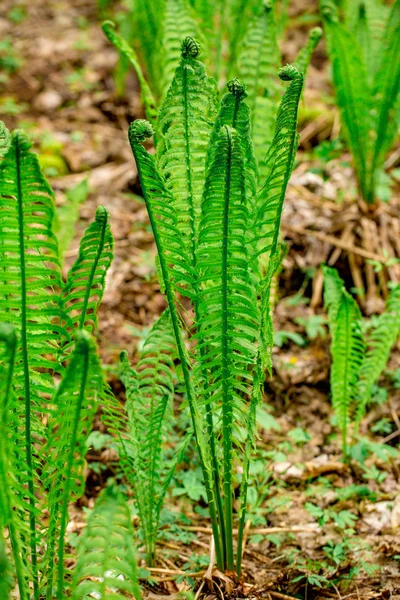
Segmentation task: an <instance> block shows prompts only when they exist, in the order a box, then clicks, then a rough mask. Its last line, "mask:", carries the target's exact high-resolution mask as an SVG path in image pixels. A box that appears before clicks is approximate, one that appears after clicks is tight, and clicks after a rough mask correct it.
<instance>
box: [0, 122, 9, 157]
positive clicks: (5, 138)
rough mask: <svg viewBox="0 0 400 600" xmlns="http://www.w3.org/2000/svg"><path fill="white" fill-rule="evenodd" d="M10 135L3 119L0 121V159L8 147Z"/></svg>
mask: <svg viewBox="0 0 400 600" xmlns="http://www.w3.org/2000/svg"><path fill="white" fill-rule="evenodd" d="M10 141H11V136H10V132H9V131H8V129H7V127H6V126H5V125H4V123H3V121H0V160H1V159H2V158H3V156H4V155H5V154H6V153H7V150H8V148H9V147H10Z"/></svg>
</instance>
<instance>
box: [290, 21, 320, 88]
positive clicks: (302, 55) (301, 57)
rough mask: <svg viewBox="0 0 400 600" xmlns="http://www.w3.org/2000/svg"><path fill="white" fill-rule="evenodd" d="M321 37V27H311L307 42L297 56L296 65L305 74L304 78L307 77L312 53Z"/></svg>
mask: <svg viewBox="0 0 400 600" xmlns="http://www.w3.org/2000/svg"><path fill="white" fill-rule="evenodd" d="M321 37H322V29H321V27H314V29H311V31H310V33H309V36H308V40H307V44H306V45H305V46H304V47H303V48H302V49H301V50H300V52H299V53H298V55H297V57H296V60H295V61H294V66H295V67H297V68H298V70H299V71H300V73H302V74H303V77H304V78H305V77H306V73H307V70H308V67H309V65H310V61H311V57H312V54H313V52H314V50H315V48H316V46H317V44H318V42H319V40H320V39H321Z"/></svg>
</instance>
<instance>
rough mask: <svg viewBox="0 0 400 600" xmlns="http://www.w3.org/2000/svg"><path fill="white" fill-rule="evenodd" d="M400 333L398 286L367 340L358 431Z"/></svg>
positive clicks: (359, 395)
mask: <svg viewBox="0 0 400 600" xmlns="http://www.w3.org/2000/svg"><path fill="white" fill-rule="evenodd" d="M399 332H400V286H399V285H397V286H396V287H395V288H394V289H393V290H392V291H391V292H390V295H389V298H388V300H387V302H386V307H385V311H384V312H383V313H382V314H381V315H379V317H378V318H377V320H376V325H375V326H374V328H373V330H372V333H371V335H370V338H369V339H368V340H367V348H368V349H367V352H366V355H365V358H364V361H363V364H362V367H361V370H360V378H359V382H358V405H357V410H356V415H355V427H356V430H357V428H358V426H359V424H360V421H361V419H362V418H363V417H364V415H365V410H366V407H367V405H368V403H369V401H370V400H371V395H372V388H373V386H374V384H376V383H378V381H379V377H380V376H381V374H382V372H383V370H384V368H385V366H386V364H387V362H388V359H389V356H390V351H391V349H392V347H393V345H394V344H395V343H396V340H397V338H398V336H399Z"/></svg>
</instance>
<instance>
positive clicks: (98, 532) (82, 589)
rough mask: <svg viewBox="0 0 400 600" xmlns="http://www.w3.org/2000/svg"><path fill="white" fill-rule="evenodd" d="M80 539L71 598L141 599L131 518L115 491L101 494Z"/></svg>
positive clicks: (123, 501) (107, 489)
mask: <svg viewBox="0 0 400 600" xmlns="http://www.w3.org/2000/svg"><path fill="white" fill-rule="evenodd" d="M82 536H83V537H82V539H81V540H80V542H79V544H78V550H77V552H78V561H77V564H76V567H75V569H74V577H73V591H72V599H73V600H85V599H86V598H88V597H100V598H101V599H102V600H124V599H126V597H127V594H130V595H133V597H134V598H135V600H141V597H142V596H141V593H140V587H139V582H138V571H137V564H136V552H135V548H134V545H133V528H132V524H131V515H130V511H129V508H128V506H127V504H126V502H125V500H124V498H123V497H122V495H121V494H120V493H119V492H118V491H117V490H114V489H113V488H110V487H109V488H106V489H105V490H104V491H103V492H102V494H101V496H100V497H99V498H98V500H97V502H96V504H95V507H94V509H93V512H92V513H91V514H90V516H89V518H88V522H87V525H86V529H85V531H84V533H83V534H82Z"/></svg>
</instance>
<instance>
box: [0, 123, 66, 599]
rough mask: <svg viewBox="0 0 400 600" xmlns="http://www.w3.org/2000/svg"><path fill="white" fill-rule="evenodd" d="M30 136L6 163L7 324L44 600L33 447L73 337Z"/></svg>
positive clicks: (20, 451)
mask: <svg viewBox="0 0 400 600" xmlns="http://www.w3.org/2000/svg"><path fill="white" fill-rule="evenodd" d="M30 147H31V144H30V142H29V141H28V139H27V138H26V136H25V135H24V134H23V133H22V132H20V131H16V132H14V133H13V134H12V138H11V143H10V147H9V150H8V152H7V154H6V155H5V157H4V158H3V160H2V161H1V162H0V215H1V219H0V249H1V250H0V251H1V254H2V269H1V276H0V321H2V322H10V323H12V324H13V325H14V326H15V327H16V329H17V331H18V334H19V344H18V348H17V353H16V362H15V378H14V381H15V396H14V398H13V403H12V408H11V407H10V408H11V410H10V428H11V431H12V432H13V436H14V440H13V447H14V453H13V459H14V457H15V461H16V466H17V467H18V470H15V473H17V475H18V480H19V482H20V484H21V486H20V490H22V489H23V488H24V487H25V488H26V493H27V496H29V504H30V516H29V521H30V530H31V533H30V544H31V557H32V569H33V573H34V577H33V579H34V597H35V600H37V599H38V597H39V596H38V594H39V591H38V577H37V548H36V543H37V532H36V508H35V504H36V501H35V489H36V485H37V480H36V466H37V464H36V463H37V457H36V451H35V446H34V441H35V440H37V439H38V436H40V437H41V438H42V437H45V435H44V426H43V420H42V418H41V417H42V414H41V413H43V412H44V403H45V401H46V398H47V399H48V397H49V396H50V395H51V394H52V392H53V389H54V382H53V377H52V375H51V373H50V372H49V371H51V372H52V373H54V372H55V373H57V372H61V371H62V367H61V365H60V364H59V362H58V360H57V353H58V345H59V342H60V339H61V340H64V339H66V338H68V334H67V332H66V331H65V329H64V328H63V327H62V325H60V323H61V322H62V321H64V317H63V313H62V310H61V308H60V305H59V301H58V295H57V293H56V291H57V290H59V289H60V288H62V280H61V275H60V261H59V254H58V247H57V240H56V238H55V236H54V234H53V231H52V224H53V220H54V198H53V193H52V190H51V188H50V187H49V185H48V183H47V182H46V180H45V179H44V177H43V175H42V173H41V171H40V167H39V163H38V160H37V157H36V155H35V154H33V153H32V152H30Z"/></svg>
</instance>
